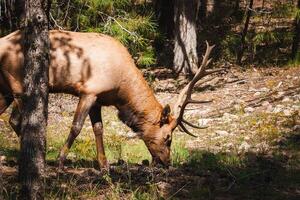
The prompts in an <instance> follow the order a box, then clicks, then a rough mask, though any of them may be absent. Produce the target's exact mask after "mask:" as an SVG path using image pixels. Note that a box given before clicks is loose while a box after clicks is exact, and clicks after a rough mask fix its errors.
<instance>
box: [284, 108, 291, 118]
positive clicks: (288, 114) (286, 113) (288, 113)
mask: <svg viewBox="0 0 300 200" xmlns="http://www.w3.org/2000/svg"><path fill="white" fill-rule="evenodd" d="M283 114H284V115H285V116H291V115H292V114H293V112H292V111H291V110H288V109H286V110H284V111H283Z"/></svg>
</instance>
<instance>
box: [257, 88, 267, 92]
mask: <svg viewBox="0 0 300 200" xmlns="http://www.w3.org/2000/svg"><path fill="white" fill-rule="evenodd" d="M259 91H261V92H269V91H270V89H269V88H266V87H263V88H260V90H259Z"/></svg>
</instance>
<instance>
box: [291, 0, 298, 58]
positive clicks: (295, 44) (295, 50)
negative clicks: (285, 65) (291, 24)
mask: <svg viewBox="0 0 300 200" xmlns="http://www.w3.org/2000/svg"><path fill="white" fill-rule="evenodd" d="M299 42H300V0H298V3H297V10H296V17H295V30H294V37H293V45H292V59H293V60H295V59H296V58H297V54H298V49H299Z"/></svg>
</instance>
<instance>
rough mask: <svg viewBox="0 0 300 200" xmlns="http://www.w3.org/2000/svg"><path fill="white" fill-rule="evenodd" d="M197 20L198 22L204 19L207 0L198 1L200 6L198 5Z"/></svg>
mask: <svg viewBox="0 0 300 200" xmlns="http://www.w3.org/2000/svg"><path fill="white" fill-rule="evenodd" d="M198 15H199V20H200V22H201V21H202V22H203V21H205V19H206V16H207V0H201V1H200V7H199V13H198Z"/></svg>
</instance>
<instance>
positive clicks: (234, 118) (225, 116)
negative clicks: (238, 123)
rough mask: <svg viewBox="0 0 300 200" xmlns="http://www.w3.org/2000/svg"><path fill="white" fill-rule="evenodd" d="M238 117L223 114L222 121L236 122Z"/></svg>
mask: <svg viewBox="0 0 300 200" xmlns="http://www.w3.org/2000/svg"><path fill="white" fill-rule="evenodd" d="M238 118H239V117H238V116H237V115H233V114H230V113H224V114H223V117H222V119H223V120H226V121H232V120H237V119H238Z"/></svg>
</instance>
